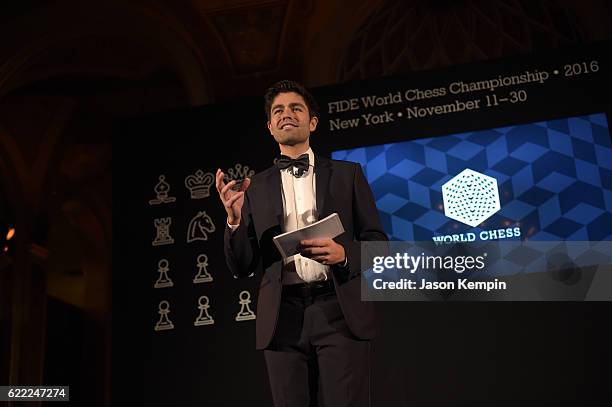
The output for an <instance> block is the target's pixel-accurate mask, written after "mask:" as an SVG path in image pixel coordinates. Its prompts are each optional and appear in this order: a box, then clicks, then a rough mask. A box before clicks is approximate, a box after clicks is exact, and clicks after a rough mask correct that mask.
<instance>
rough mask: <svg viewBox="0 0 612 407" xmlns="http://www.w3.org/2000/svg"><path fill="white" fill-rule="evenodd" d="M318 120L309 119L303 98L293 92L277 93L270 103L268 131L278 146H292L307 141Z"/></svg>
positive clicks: (314, 118)
mask: <svg viewBox="0 0 612 407" xmlns="http://www.w3.org/2000/svg"><path fill="white" fill-rule="evenodd" d="M317 122H318V119H317V118H316V117H312V118H311V117H310V114H309V111H308V107H307V106H306V102H305V101H304V98H303V97H302V96H301V95H299V94H297V93H295V92H286V93H279V94H278V95H277V96H276V97H275V98H274V100H273V101H272V108H271V109H270V121H269V122H268V129H269V130H270V133H271V134H272V136H274V140H276V142H277V143H279V144H284V145H288V146H294V145H296V144H300V143H303V142H305V141H306V140H308V137H309V136H310V133H311V132H313V131H314V130H315V129H316V128H317Z"/></svg>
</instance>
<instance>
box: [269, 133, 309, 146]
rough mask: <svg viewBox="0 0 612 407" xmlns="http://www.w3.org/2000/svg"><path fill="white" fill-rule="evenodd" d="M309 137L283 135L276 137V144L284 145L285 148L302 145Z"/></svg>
mask: <svg viewBox="0 0 612 407" xmlns="http://www.w3.org/2000/svg"><path fill="white" fill-rule="evenodd" d="M308 137H309V135H306V136H302V135H301V134H296V135H293V134H281V135H280V136H277V137H276V142H277V143H278V144H282V145H284V146H291V147H292V146H295V145H296V144H301V143H304V142H306V140H308Z"/></svg>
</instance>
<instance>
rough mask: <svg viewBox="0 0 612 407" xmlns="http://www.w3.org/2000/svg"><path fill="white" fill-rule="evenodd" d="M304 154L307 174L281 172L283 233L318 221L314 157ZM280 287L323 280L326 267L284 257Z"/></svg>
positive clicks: (304, 258)
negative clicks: (307, 161) (306, 159)
mask: <svg viewBox="0 0 612 407" xmlns="http://www.w3.org/2000/svg"><path fill="white" fill-rule="evenodd" d="M306 154H308V160H309V163H310V165H309V167H308V172H306V173H304V174H303V175H302V176H301V177H295V176H294V175H293V173H292V172H293V171H294V170H296V169H295V168H291V167H290V168H287V169H285V170H282V171H281V182H282V190H283V212H284V213H283V215H284V217H283V220H284V225H283V232H291V231H293V230H296V229H299V228H303V227H304V226H308V225H310V224H311V223H314V222H316V221H317V220H318V219H319V214H318V212H317V191H316V179H315V173H314V164H315V161H314V160H315V157H314V153H313V152H312V149H311V148H308V150H307V151H306ZM283 263H284V266H283V284H296V283H303V282H312V281H320V280H327V275H328V273H329V266H326V265H323V264H321V263H319V262H316V261H314V260H311V259H309V258H307V257H302V256H301V255H299V254H296V255H295V256H291V257H288V258H287V259H285V261H284V262H283Z"/></svg>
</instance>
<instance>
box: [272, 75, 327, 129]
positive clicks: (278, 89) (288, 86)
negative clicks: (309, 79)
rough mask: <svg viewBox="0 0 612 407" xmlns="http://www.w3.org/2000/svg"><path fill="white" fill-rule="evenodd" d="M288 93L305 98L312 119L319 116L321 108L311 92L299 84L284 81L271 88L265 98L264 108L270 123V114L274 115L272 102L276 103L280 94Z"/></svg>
mask: <svg viewBox="0 0 612 407" xmlns="http://www.w3.org/2000/svg"><path fill="white" fill-rule="evenodd" d="M288 92H295V93H297V94H298V95H300V96H302V97H303V98H304V102H306V106H307V107H308V114H309V115H310V117H318V116H319V106H318V105H317V101H316V100H315V98H314V97H313V96H312V95H311V94H310V92H308V91H307V90H306V88H304V87H303V86H302V85H300V84H299V83H297V82H294V81H289V80H282V81H279V82H276V83H275V84H274V85H272V86H270V87H269V88H268V90H267V91H266V94H265V96H264V100H265V103H264V108H265V109H266V117H267V118H268V121H269V120H270V114H271V113H272V112H271V111H270V110H271V109H272V102H273V101H274V98H275V97H276V96H278V94H280V93H288Z"/></svg>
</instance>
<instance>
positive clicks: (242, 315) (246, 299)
mask: <svg viewBox="0 0 612 407" xmlns="http://www.w3.org/2000/svg"><path fill="white" fill-rule="evenodd" d="M238 298H239V299H240V302H239V304H240V311H239V312H238V315H236V321H238V322H240V321H249V320H251V319H255V313H254V312H253V311H251V308H250V307H249V304H250V303H251V293H249V292H248V291H246V290H245V291H242V292H240V294H239V295H238Z"/></svg>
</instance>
